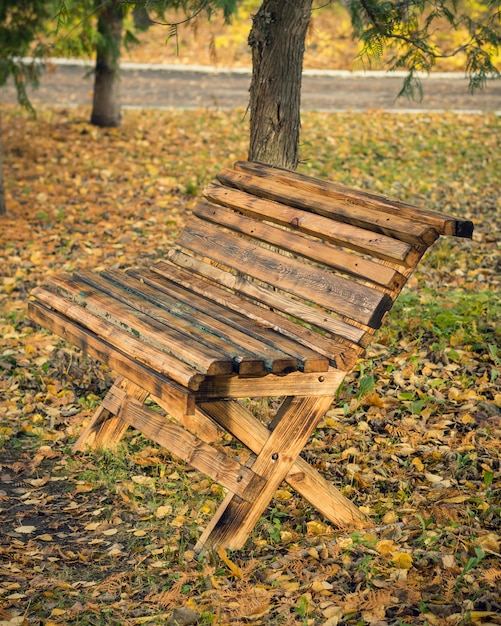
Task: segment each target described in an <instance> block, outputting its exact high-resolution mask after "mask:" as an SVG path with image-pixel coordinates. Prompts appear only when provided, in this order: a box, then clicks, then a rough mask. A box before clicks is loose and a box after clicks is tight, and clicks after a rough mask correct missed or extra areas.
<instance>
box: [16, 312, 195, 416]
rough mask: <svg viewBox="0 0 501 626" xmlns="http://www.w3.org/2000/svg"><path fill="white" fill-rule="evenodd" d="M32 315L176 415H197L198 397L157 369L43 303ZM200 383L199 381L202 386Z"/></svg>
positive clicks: (34, 318) (35, 319)
mask: <svg viewBox="0 0 501 626" xmlns="http://www.w3.org/2000/svg"><path fill="white" fill-rule="evenodd" d="M28 309H29V314H30V316H31V315H33V318H31V319H33V320H34V321H36V322H38V323H39V324H41V325H43V326H45V325H46V324H47V326H45V327H46V328H47V329H49V330H50V331H52V332H54V333H56V334H57V335H59V336H60V337H62V338H63V339H64V340H65V341H67V342H69V343H72V344H73V345H75V346H77V347H79V348H81V349H82V350H84V349H85V351H86V354H87V355H88V356H90V357H91V358H95V359H97V360H99V361H101V362H102V363H107V364H108V366H109V367H110V369H112V370H113V371H114V372H116V373H117V374H119V375H121V376H123V377H124V378H127V379H128V380H130V381H132V382H134V383H135V384H136V385H138V386H140V387H142V388H144V389H145V390H146V391H148V393H150V394H152V395H155V397H158V398H161V399H162V400H163V401H164V402H166V403H168V404H169V406H170V407H171V409H172V410H173V411H175V412H176V413H185V414H187V415H194V413H195V398H194V396H193V394H192V392H191V391H188V390H187V389H186V388H185V387H184V386H180V385H178V384H176V383H175V382H174V381H173V380H172V379H170V378H166V377H165V376H163V375H162V374H161V373H160V372H158V371H157V370H153V369H151V368H150V367H148V366H147V365H145V364H143V363H141V362H139V361H137V360H136V359H134V358H131V357H129V356H128V355H126V354H125V353H123V352H120V351H119V350H117V349H116V348H114V347H112V346H110V345H109V344H107V343H106V342H105V341H103V340H102V339H101V338H100V337H97V336H96V335H94V334H93V333H92V332H91V331H89V330H88V329H84V328H81V327H80V326H79V325H78V323H76V322H73V321H72V320H70V319H68V318H66V317H64V316H63V315H61V314H60V313H58V312H57V311H54V310H51V309H47V308H46V307H45V306H44V305H42V304H40V303H39V302H35V301H30V302H28ZM199 382H200V381H198V384H199Z"/></svg>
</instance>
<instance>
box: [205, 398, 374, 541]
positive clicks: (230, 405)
mask: <svg viewBox="0 0 501 626" xmlns="http://www.w3.org/2000/svg"><path fill="white" fill-rule="evenodd" d="M197 412H203V413H205V414H207V415H210V416H211V417H212V418H213V419H214V420H215V421H216V422H218V423H219V424H221V426H223V427H224V428H225V429H226V430H227V431H228V432H231V433H232V435H233V436H235V437H236V438H237V439H238V440H239V441H241V442H242V443H243V444H244V445H245V446H247V447H248V448H249V449H250V450H252V451H253V452H254V453H255V454H259V453H260V452H261V450H262V449H263V446H264V444H265V442H266V440H267V438H268V437H269V436H270V431H269V430H268V429H267V428H266V426H265V425H264V424H262V423H261V422H260V421H259V420H257V419H256V418H255V417H254V416H253V415H252V414H251V413H250V411H248V410H247V409H246V408H245V407H243V406H242V405H241V404H239V403H238V402H235V401H230V402H206V403H201V404H200V408H199V410H198V408H197ZM285 480H286V482H287V483H288V484H289V485H290V486H291V487H293V488H294V489H295V490H296V491H297V492H298V493H299V494H300V495H302V496H303V497H304V498H305V499H306V500H308V502H310V504H312V505H313V506H314V507H315V508H316V509H317V510H318V511H319V512H320V513H321V514H322V515H324V516H325V517H326V518H327V519H328V520H329V521H330V522H332V523H333V524H335V525H336V526H337V527H340V528H354V529H355V528H361V527H365V526H368V525H370V521H369V520H368V519H367V518H366V517H365V515H363V513H362V512H361V511H359V510H358V509H357V507H356V506H355V505H354V504H353V503H352V502H351V501H350V500H348V498H346V497H345V496H343V494H342V493H341V492H340V491H339V490H338V489H336V488H335V487H334V485H332V484H331V483H330V482H329V481H327V480H326V479H325V478H324V477H323V476H321V475H320V474H319V473H318V472H317V471H316V470H315V469H314V468H313V467H311V465H309V464H308V463H307V462H306V461H305V460H304V459H302V458H301V457H300V456H299V457H298V458H297V459H296V462H295V463H294V465H293V466H292V468H291V469H290V471H289V473H288V474H287V476H286V477H285Z"/></svg>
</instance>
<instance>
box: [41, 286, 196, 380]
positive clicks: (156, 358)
mask: <svg viewBox="0 0 501 626" xmlns="http://www.w3.org/2000/svg"><path fill="white" fill-rule="evenodd" d="M32 294H33V295H34V296H35V297H36V298H37V300H38V301H39V302H40V303H42V304H44V305H45V307H46V309H45V314H44V315H43V316H42V314H41V312H40V316H39V317H38V318H37V320H36V321H39V323H40V324H41V325H42V326H45V327H46V328H50V329H51V330H53V331H54V332H55V333H56V334H58V335H61V336H62V337H63V338H65V327H64V323H63V324H62V325H61V326H60V325H59V323H57V322H56V319H57V318H56V316H54V321H55V323H54V324H52V319H51V313H50V312H49V311H47V309H53V310H54V311H58V312H60V313H61V316H62V317H63V319H64V318H67V319H68V320H69V322H70V321H74V322H77V323H78V325H79V326H78V327H77V326H74V327H73V329H72V330H73V331H74V337H73V342H74V343H75V345H77V346H78V347H80V348H81V349H82V350H84V351H85V352H87V351H88V349H87V343H88V341H89V337H88V335H89V333H88V332H87V331H91V332H92V333H93V334H94V335H96V336H97V338H101V339H102V340H103V341H104V342H105V344H103V348H104V345H106V346H111V347H113V348H115V347H118V348H119V350H117V352H122V353H124V354H125V355H126V356H128V357H130V358H131V359H133V360H137V361H138V362H139V363H143V364H145V365H147V366H148V367H150V368H152V369H153V370H156V371H158V372H159V373H160V374H164V375H166V376H168V377H169V378H172V379H173V380H174V381H176V382H177V383H179V384H180V385H183V386H184V387H187V388H188V389H197V388H198V387H199V385H200V382H201V381H202V380H203V379H204V376H205V375H204V374H202V373H201V372H199V371H197V370H195V369H194V368H192V367H188V366H187V365H186V364H185V363H182V362H181V361H178V360H177V359H174V358H172V357H170V356H169V355H168V354H165V353H164V352H162V351H160V350H158V349H157V348H155V347H153V346H146V345H145V343H144V341H141V340H139V339H137V338H136V337H134V336H133V335H130V334H129V333H128V332H126V331H123V330H120V329H119V328H117V327H116V326H113V324H110V323H109V322H106V321H104V320H102V319H101V318H99V317H97V316H96V315H93V314H91V313H89V312H88V311H86V310H85V309H84V308H83V307H81V306H79V305H78V304H75V303H73V302H71V301H70V300H68V299H67V298H64V297H63V296H59V295H57V294H54V293H52V292H51V291H48V290H46V289H43V288H41V287H36V288H35V289H34V290H33V291H32ZM30 311H33V315H34V316H35V315H36V310H35V308H34V307H32V308H31V309H30ZM33 319H34V318H33ZM101 356H102V358H100V357H97V358H100V360H101V361H102V362H104V363H107V362H108V361H109V360H110V359H111V354H110V355H109V354H107V352H106V349H103V352H102V354H101ZM110 367H112V366H110ZM114 369H116V368H114ZM117 371H118V372H120V373H121V374H123V375H124V376H127V374H126V373H125V372H121V371H120V370H118V369H117ZM128 378H131V376H128Z"/></svg>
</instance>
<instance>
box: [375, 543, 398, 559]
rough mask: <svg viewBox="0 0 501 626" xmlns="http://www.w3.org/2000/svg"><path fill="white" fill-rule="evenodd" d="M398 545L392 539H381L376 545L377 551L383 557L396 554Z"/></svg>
mask: <svg viewBox="0 0 501 626" xmlns="http://www.w3.org/2000/svg"><path fill="white" fill-rule="evenodd" d="M396 548H397V545H396V543H395V542H394V541H392V540H391V539H381V541H378V542H377V544H376V550H377V551H378V552H379V554H382V555H383V556H390V555H391V554H393V553H394V552H395V550H396Z"/></svg>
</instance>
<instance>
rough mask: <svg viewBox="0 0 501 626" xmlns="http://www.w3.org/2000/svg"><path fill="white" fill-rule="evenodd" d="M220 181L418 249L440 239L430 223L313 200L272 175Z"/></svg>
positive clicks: (228, 173)
mask: <svg viewBox="0 0 501 626" xmlns="http://www.w3.org/2000/svg"><path fill="white" fill-rule="evenodd" d="M217 179H218V180H219V181H220V182H221V183H223V184H224V185H228V186H230V187H236V188H237V189H242V190H243V191H246V192H247V193H251V194H253V195H256V196H259V197H263V198H269V199H270V200H275V201H277V202H282V203H283V204H287V205H290V206H295V207H298V208H302V209H306V210H307V211H311V212H312V213H316V214H318V215H323V216H325V217H329V218H331V219H333V220H336V221H339V222H345V223H347V224H352V225H353V226H359V227H361V228H366V229H367V230H372V231H374V232H378V233H384V234H385V235H388V236H390V237H394V238H395V239H399V240H400V241H406V242H408V243H411V244H413V245H415V246H418V247H420V246H425V247H427V246H429V245H431V244H432V243H433V242H434V241H435V239H436V238H437V237H438V233H437V231H436V230H435V229H434V228H432V227H431V226H428V225H427V224H422V223H420V222H417V221H414V220H408V219H405V218H401V217H398V216H396V215H391V214H389V213H382V212H378V211H373V210H371V209H369V208H366V207H364V206H360V205H356V204H353V203H347V202H345V201H344V200H343V199H339V198H334V197H333V198H325V197H322V196H320V195H316V196H315V197H314V198H313V197H312V193H311V192H308V191H303V190H301V189H298V188H293V187H291V185H289V184H286V183H281V182H278V181H276V180H274V179H273V178H272V177H271V176H270V177H266V178H265V177H261V176H253V175H249V174H246V173H244V172H235V171H233V170H223V171H222V172H221V173H220V174H218V175H217Z"/></svg>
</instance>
